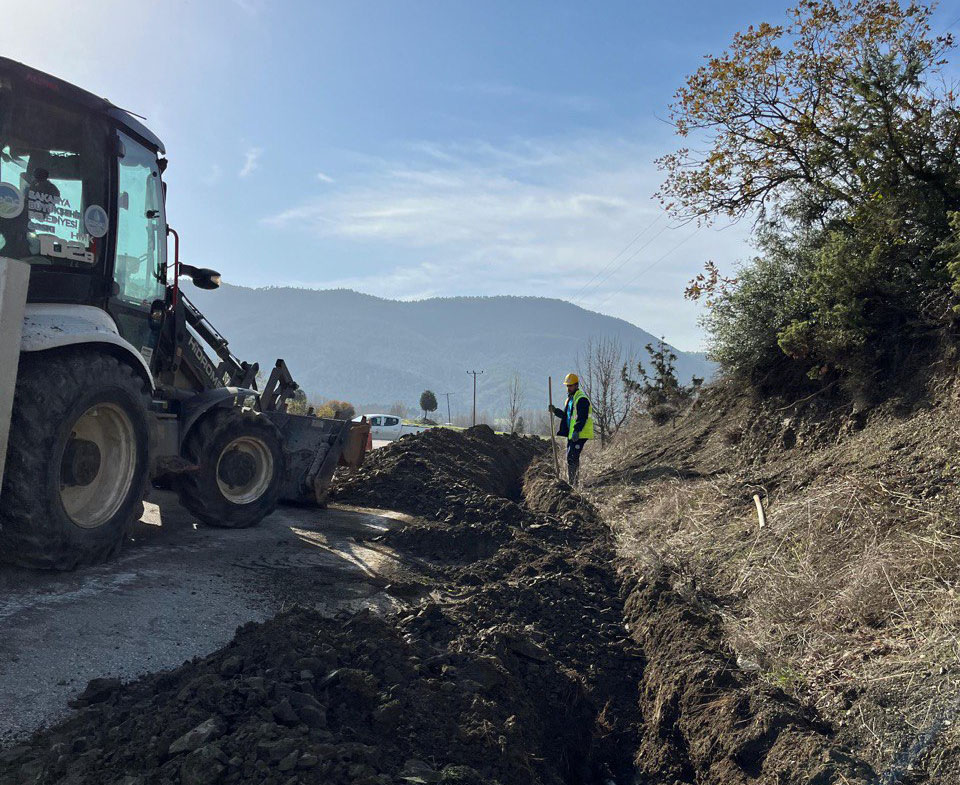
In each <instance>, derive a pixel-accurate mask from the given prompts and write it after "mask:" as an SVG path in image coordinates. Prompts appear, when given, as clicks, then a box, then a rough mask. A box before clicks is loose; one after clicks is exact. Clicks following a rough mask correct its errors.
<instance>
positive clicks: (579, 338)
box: [185, 284, 713, 419]
mask: <svg viewBox="0 0 960 785" xmlns="http://www.w3.org/2000/svg"><path fill="white" fill-rule="evenodd" d="M185 289H186V291H187V294H188V296H189V297H190V299H191V300H193V301H194V302H195V303H196V304H197V306H198V307H199V308H200V309H201V310H202V311H203V313H204V314H205V315H206V316H207V318H208V319H209V320H210V321H211V323H212V324H213V325H214V326H215V327H216V328H217V329H218V330H219V331H220V332H221V333H223V335H224V336H225V337H226V338H227V340H228V341H230V347H231V349H232V350H233V352H234V353H235V354H236V355H238V356H239V357H241V358H242V359H244V360H248V361H251V362H253V361H256V362H259V363H260V365H261V368H263V369H265V371H266V372H267V373H269V370H270V368H271V367H272V365H273V361H274V360H275V359H276V358H277V357H282V358H284V360H286V362H287V365H288V366H289V368H290V370H291V372H292V373H293V375H294V378H295V379H296V380H297V381H298V382H299V383H300V385H301V386H302V387H303V388H304V389H305V390H306V391H307V393H308V395H309V397H310V398H311V400H320V399H325V398H339V399H343V400H348V401H351V402H353V403H356V404H364V405H377V406H379V407H386V406H388V405H389V404H390V403H392V402H394V401H403V402H404V403H406V404H407V406H409V407H410V409H411V410H412V411H415V410H416V409H417V405H418V404H417V402H418V400H419V398H420V393H421V392H422V391H423V390H424V389H430V390H433V391H434V392H435V393H437V398H438V400H439V401H440V404H441V411H438V413H437V414H438V416H439V417H441V418H442V419H446V411H445V409H446V398H444V397H442V396H441V393H446V392H455V393H457V395H455V396H451V406H452V408H453V410H454V412H453V413H454V416H456V415H457V412H459V413H460V414H464V413H468V412H469V409H470V406H471V405H472V399H471V396H472V379H471V377H470V376H468V375H467V371H471V370H478V371H483V372H484V373H483V375H482V376H479V377H478V381H477V391H478V392H477V410H478V412H479V411H484V410H486V411H488V412H490V413H492V414H494V415H496V414H499V413H500V412H501V411H503V409H504V408H505V407H506V402H507V395H508V393H507V388H508V385H509V382H510V379H511V377H512V376H513V374H514V372H516V371H519V372H520V373H521V375H522V378H523V382H524V386H525V392H526V394H525V399H526V407H529V408H537V409H539V408H540V407H541V405H542V404H543V403H545V399H546V394H547V393H546V386H547V376H548V375H550V376H553V378H554V390H555V393H556V394H557V395H559V394H560V380H561V379H562V377H563V376H564V374H566V373H567V372H568V371H570V370H572V369H573V368H574V367H575V365H576V359H577V355H578V352H582V350H583V347H584V344H585V342H586V341H587V339H588V338H590V337H591V336H593V337H600V336H612V337H616V338H619V339H620V341H621V343H622V345H623V346H624V348H628V347H631V348H633V349H634V350H636V351H637V352H638V353H640V352H642V350H643V347H644V345H645V344H647V343H649V342H651V341H655V340H656V339H655V337H654V336H653V335H651V334H650V333H648V332H646V331H644V330H641V329H640V328H639V327H637V326H635V325H633V324H630V323H629V322H626V321H624V320H623V319H615V318H613V317H610V316H604V315H603V314H599V313H595V312H593V311H587V310H584V309H583V308H580V307H578V306H576V305H573V304H571V303H568V302H565V301H563V300H554V299H547V298H543V297H506V296H503V297H443V298H434V299H429V300H419V301H413V302H404V301H397V300H385V299H381V298H379V297H373V296H371V295H367V294H360V293H358V292H354V291H351V290H348V289H334V290H313V289H294V288H281V287H269V288H264V289H250V288H246V287H242V286H232V285H229V284H224V285H223V286H222V287H221V288H220V289H219V290H217V291H213V292H207V291H202V290H200V289H196V288H195V287H193V286H191V285H189V284H188V285H187V286H186V287H185ZM674 351H676V354H677V358H678V359H677V371H678V375H679V376H680V377H681V379H682V380H683V381H688V380H689V379H690V377H691V376H694V375H696V376H707V377H709V376H710V375H711V374H712V373H713V365H712V364H711V363H710V362H708V361H707V360H706V358H705V357H704V355H703V354H701V353H695V352H681V351H678V350H674ZM644 357H646V355H645V353H644Z"/></svg>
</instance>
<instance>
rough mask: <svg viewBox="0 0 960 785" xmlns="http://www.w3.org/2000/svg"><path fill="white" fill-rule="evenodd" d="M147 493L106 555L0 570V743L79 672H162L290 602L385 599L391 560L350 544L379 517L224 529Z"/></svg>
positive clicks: (381, 525)
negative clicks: (76, 564) (130, 525)
mask: <svg viewBox="0 0 960 785" xmlns="http://www.w3.org/2000/svg"><path fill="white" fill-rule="evenodd" d="M153 501H154V502H157V503H149V502H148V503H147V504H146V512H145V514H144V516H143V519H142V520H141V521H140V523H139V524H138V525H137V527H136V530H135V531H134V533H133V537H132V541H131V542H129V543H128V544H127V546H126V547H125V548H124V550H123V552H122V553H121V555H120V557H119V558H118V559H116V560H114V561H113V562H111V563H109V564H105V565H102V566H99V567H92V568H85V569H81V570H78V571H76V572H73V573H65V574H50V573H37V572H30V571H27V570H20V569H15V568H9V567H0V630H2V633H0V743H2V742H6V741H10V740H12V739H14V738H19V737H22V736H23V735H25V734H29V733H30V732H32V731H33V730H35V729H36V728H37V727H39V726H41V725H45V724H49V723H50V722H51V721H53V720H56V719H57V718H59V717H61V716H62V715H64V714H65V713H66V712H67V711H68V710H69V709H68V707H67V701H68V700H70V699H71V698H73V697H74V696H76V695H77V694H78V693H79V692H81V691H82V690H83V688H84V686H85V685H86V683H87V681H88V680H90V679H92V678H95V677H99V676H119V677H121V678H122V679H124V680H129V679H132V678H134V677H136V676H139V675H141V674H143V673H147V672H151V671H156V670H162V669H165V668H171V667H175V666H177V665H180V664H181V663H182V662H184V661H185V660H187V659H190V658H191V657H194V656H196V655H199V654H206V653H208V652H210V651H213V650H215V649H217V648H219V647H220V646H222V645H223V644H224V643H226V642H227V641H228V640H230V639H231V638H232V637H233V634H234V632H235V630H236V628H237V626H238V625H241V624H244V623H246V622H248V621H259V620H262V619H265V618H267V617H269V616H272V615H273V614H275V613H276V612H278V611H280V610H282V609H283V608H284V607H289V606H290V605H291V604H293V603H300V604H307V605H311V606H313V607H316V608H318V609H320V610H321V611H322V612H325V613H331V614H332V613H335V612H337V611H338V610H341V609H356V608H359V607H362V606H374V607H382V608H387V607H394V606H395V605H396V604H397V601H396V600H395V599H394V598H393V597H391V596H390V595H389V594H388V593H386V592H385V591H383V587H384V586H385V585H387V584H388V583H389V579H388V577H387V576H388V575H390V574H392V573H395V572H398V571H399V570H400V566H399V562H398V561H397V559H396V557H395V555H393V554H392V553H390V552H389V551H387V550H385V549H380V548H377V547H376V544H375V543H371V544H368V545H360V544H358V543H357V542H356V541H355V539H354V538H355V537H356V535H358V534H365V535H369V534H370V533H374V534H375V533H376V532H377V531H382V530H385V529H386V528H387V527H389V526H390V525H391V524H392V523H395V520H394V519H392V518H391V517H390V514H378V513H375V512H373V511H358V510H351V509H347V508H339V507H333V508H330V509H326V510H318V509H312V508H291V507H286V508H281V509H280V510H279V511H278V512H276V513H274V514H273V515H272V516H270V517H269V518H267V519H266V520H265V521H263V523H261V524H260V525H259V526H257V527H255V528H253V529H246V530H242V531H230V530H225V529H214V528H209V527H205V526H202V525H199V524H197V523H195V522H194V520H193V518H192V516H190V514H189V513H187V512H186V511H185V510H183V509H182V508H181V507H180V506H179V505H178V504H177V503H176V500H175V497H174V496H173V495H172V494H167V493H155V494H154V496H153ZM396 517H398V518H399V517H401V516H396Z"/></svg>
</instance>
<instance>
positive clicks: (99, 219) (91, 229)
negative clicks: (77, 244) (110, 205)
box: [83, 204, 109, 237]
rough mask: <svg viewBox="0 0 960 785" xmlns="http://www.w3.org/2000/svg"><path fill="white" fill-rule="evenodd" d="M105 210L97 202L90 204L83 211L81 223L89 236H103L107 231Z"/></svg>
mask: <svg viewBox="0 0 960 785" xmlns="http://www.w3.org/2000/svg"><path fill="white" fill-rule="evenodd" d="M108 220H109V219H108V218H107V211H106V210H104V209H103V208H102V207H101V206H100V205H99V204H91V205H90V206H89V207H88V208H87V209H86V210H84V212H83V225H84V226H85V227H86V229H87V234H89V235H90V236H91V237H103V236H104V235H105V234H106V233H107V222H108Z"/></svg>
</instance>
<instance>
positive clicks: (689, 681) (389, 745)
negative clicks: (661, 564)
mask: <svg viewBox="0 0 960 785" xmlns="http://www.w3.org/2000/svg"><path fill="white" fill-rule="evenodd" d="M542 449H543V448H542V446H541V443H539V442H538V441H535V440H529V439H523V438H517V437H497V436H495V435H493V434H492V432H489V429H482V428H478V429H471V431H468V432H466V434H460V433H456V432H454V431H440V430H437V431H429V432H426V433H424V434H422V435H419V436H416V437H406V438H404V439H402V440H400V441H399V442H397V443H395V444H394V445H391V446H389V447H387V448H384V449H383V450H382V451H380V453H379V454H374V456H372V459H371V460H370V462H369V463H368V464H367V466H365V467H364V469H363V471H362V472H361V473H360V474H359V475H358V476H356V477H353V478H350V479H348V480H343V481H341V482H340V483H339V484H338V485H337V488H336V491H335V493H336V496H337V498H338V499H340V500H347V501H350V502H354V503H358V504H364V505H370V506H384V507H388V508H390V509H400V510H404V511H407V512H412V513H419V514H422V515H425V516H426V518H427V519H424V520H418V521H416V522H413V523H410V524H409V525H407V526H406V527H405V528H404V529H402V530H400V532H398V533H391V534H390V535H387V536H385V537H384V539H385V540H386V541H388V542H389V543H390V544H391V545H393V546H394V547H396V548H397V549H398V550H399V551H400V552H401V553H403V554H406V555H407V556H408V558H409V559H410V562H411V564H413V565H415V566H414V567H412V568H411V582H412V583H417V584H421V585H427V586H429V587H430V589H431V591H430V593H429V595H428V596H425V597H422V598H421V599H420V600H418V601H417V602H415V603H413V604H412V605H411V606H410V607H409V608H408V609H407V610H406V611H404V612H401V613H400V614H398V616H397V617H386V618H380V617H377V616H375V615H373V614H371V613H370V612H362V613H359V614H355V615H352V616H340V617H337V618H334V619H327V618H323V617H321V616H319V615H318V614H316V613H314V612H312V611H309V610H305V609H295V610H292V611H290V612H288V613H285V614H282V615H280V616H278V617H277V618H275V619H273V620H271V621H269V622H267V623H265V624H262V625H254V624H251V625H247V626H245V627H243V628H241V629H240V630H238V633H237V636H236V638H235V639H234V640H233V641H232V642H231V643H230V644H229V645H227V646H226V647H224V648H223V649H221V650H220V651H218V652H215V653H214V654H212V655H210V656H209V657H205V658H202V659H197V660H194V661H191V662H188V663H185V664H184V665H183V666H182V667H180V668H178V669H176V670H174V671H170V672H165V673H159V674H155V675H151V676H148V677H145V678H143V679H141V680H139V681H137V682H134V683H131V684H128V685H120V684H119V683H117V682H115V681H110V680H98V681H96V682H91V684H90V685H89V686H88V688H87V690H86V691H85V692H84V693H83V694H82V695H81V696H79V698H78V700H77V712H76V713H75V714H74V715H73V716H71V717H70V718H69V719H68V720H66V721H65V722H64V723H62V724H60V725H59V726H57V727H55V728H52V729H49V730H46V731H43V732H40V733H38V734H37V735H36V736H34V738H33V739H31V740H30V741H29V742H28V743H26V744H23V745H20V746H18V747H15V748H12V749H7V750H5V751H3V752H0V785H13V784H14V783H16V784H17V785H19V784H20V783H70V784H71V785H81V784H84V785H86V784H89V785H93V784H94V783H96V785H147V783H183V784H184V785H214V783H239V782H243V783H276V784H277V785H293V784H294V783H300V782H303V783H356V784H357V785H363V784H366V785H381V784H383V785H386V784H387V783H391V784H392V783H396V784H397V785H400V783H423V782H442V783H461V784H464V785H467V784H470V785H481V784H482V783H500V784H501V785H528V784H536V783H550V784H551V785H552V784H554V783H556V784H558V785H559V783H583V784H584V785H586V784H587V783H591V784H592V783H597V784H598V785H599V783H603V784H604V785H607V783H613V785H618V784H620V785H627V784H628V783H630V784H631V785H644V784H645V783H650V785H652V784H653V783H664V785H672V783H718V785H719V783H724V785H726V784H727V783H747V782H751V783H756V782H762V783H773V782H777V783H783V784H784V785H787V784H788V783H798V784H799V783H810V785H814V784H815V783H816V784H818V785H823V784H825V783H834V782H836V783H840V782H846V783H865V782H867V781H868V780H867V777H868V776H869V771H868V770H866V769H864V767H862V766H861V765H859V764H857V763H856V761H854V760H852V759H851V758H849V757H848V756H846V755H845V753H843V752H842V751H839V750H837V749H835V748H834V747H833V745H832V742H831V734H830V730H829V728H826V727H824V726H823V725H822V724H821V723H819V722H818V721H817V719H816V718H815V717H813V716H810V715H808V714H807V713H805V712H803V711H802V710H800V709H799V708H798V707H797V706H796V705H795V704H793V703H792V702H791V700H790V699H789V698H788V697H787V696H785V695H783V694H782V693H779V692H777V691H774V690H770V689H769V688H767V687H764V686H762V685H760V684H759V683H758V682H757V681H756V680H753V679H752V678H751V677H750V676H748V675H745V674H743V673H741V672H740V671H739V670H738V669H737V667H736V665H735V664H733V663H732V662H731V661H730V657H729V654H728V653H727V652H726V651H725V649H724V648H723V646H722V644H721V639H720V634H719V630H718V625H717V623H716V620H715V619H714V618H713V617H712V616H711V613H710V612H709V610H708V609H707V608H706V606H704V605H703V604H702V603H701V602H700V600H697V599H696V598H691V597H685V596H683V595H682V594H681V593H680V592H678V591H676V590H675V589H674V588H673V587H672V586H671V584H670V581H669V580H668V579H667V577H665V576H664V575H655V576H652V577H651V578H650V579H647V580H641V581H636V580H635V579H634V580H632V581H631V583H629V584H627V585H625V584H623V583H622V582H621V580H620V579H619V577H618V573H617V568H616V563H615V558H614V552H613V548H612V543H611V541H610V536H609V533H608V530H607V527H606V526H605V525H604V522H603V521H602V520H601V519H600V517H599V515H598V513H597V512H596V510H595V509H594V508H593V507H592V506H591V505H590V504H589V503H587V502H586V501H585V500H583V499H582V498H581V497H579V496H578V495H576V494H575V493H573V492H571V490H570V489H569V487H568V486H566V484H564V483H560V482H557V481H554V480H553V479H552V478H550V477H548V476H546V475H545V474H544V472H543V470H542V468H538V465H537V464H534V466H533V468H529V469H528V468H527V467H528V465H529V464H530V462H531V460H532V459H533V458H534V457H535V456H536V455H537V454H538V453H539V452H540V451H541V450H542ZM524 470H526V480H525V482H524V480H523V477H524V474H523V473H524ZM521 490H522V491H523V493H522V495H521ZM625 601H626V607H625ZM625 621H627V622H628V623H629V630H630V632H628V627H627V626H625Z"/></svg>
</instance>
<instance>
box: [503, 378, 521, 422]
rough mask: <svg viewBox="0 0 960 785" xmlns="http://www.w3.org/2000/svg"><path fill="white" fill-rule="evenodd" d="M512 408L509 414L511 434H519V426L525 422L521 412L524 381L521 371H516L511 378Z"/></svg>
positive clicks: (510, 395) (510, 397)
mask: <svg viewBox="0 0 960 785" xmlns="http://www.w3.org/2000/svg"><path fill="white" fill-rule="evenodd" d="M508 393H509V399H510V408H509V410H508V412H507V419H508V420H509V425H510V433H516V432H517V425H518V424H519V423H521V422H522V421H523V417H522V416H521V414H520V412H521V410H522V409H523V379H522V377H521V376H520V371H514V372H513V376H512V377H511V378H510V387H509V389H508Z"/></svg>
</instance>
